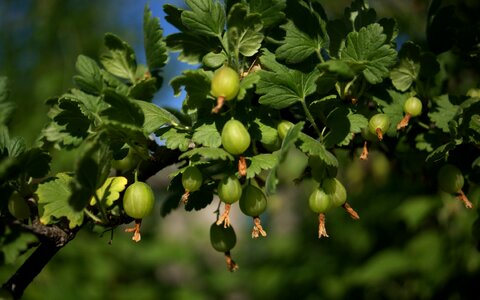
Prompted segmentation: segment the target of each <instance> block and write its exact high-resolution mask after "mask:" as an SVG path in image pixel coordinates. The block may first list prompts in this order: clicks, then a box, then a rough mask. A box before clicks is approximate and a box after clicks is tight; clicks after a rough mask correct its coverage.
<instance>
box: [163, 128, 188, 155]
mask: <svg viewBox="0 0 480 300" xmlns="http://www.w3.org/2000/svg"><path fill="white" fill-rule="evenodd" d="M160 137H161V138H162V139H163V140H165V146H166V147H167V148H168V149H180V151H182V152H183V151H187V149H188V147H189V146H190V143H191V138H190V134H189V133H188V132H186V131H182V130H180V129H177V128H170V129H168V130H167V131H166V132H164V133H163V134H161V135H160Z"/></svg>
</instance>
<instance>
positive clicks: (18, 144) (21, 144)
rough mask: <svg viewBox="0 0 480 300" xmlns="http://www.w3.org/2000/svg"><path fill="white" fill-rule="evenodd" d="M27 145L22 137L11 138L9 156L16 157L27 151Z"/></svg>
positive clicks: (8, 148) (8, 146)
mask: <svg viewBox="0 0 480 300" xmlns="http://www.w3.org/2000/svg"><path fill="white" fill-rule="evenodd" d="M26 149H27V145H26V144H25V141H24V140H23V138H22V137H19V136H18V137H14V138H10V141H9V143H8V145H7V151H8V156H10V157H13V158H16V157H19V156H20V155H22V154H23V153H25V150H26Z"/></svg>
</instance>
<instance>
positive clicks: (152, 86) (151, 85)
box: [128, 77, 161, 102]
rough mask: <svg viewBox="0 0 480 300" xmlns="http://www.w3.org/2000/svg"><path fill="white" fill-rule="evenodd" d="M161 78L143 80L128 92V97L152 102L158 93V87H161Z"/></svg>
mask: <svg viewBox="0 0 480 300" xmlns="http://www.w3.org/2000/svg"><path fill="white" fill-rule="evenodd" d="M158 80H160V78H158V77H157V78H155V77H151V78H143V79H141V80H139V81H137V82H136V83H135V84H134V85H132V86H131V87H130V89H129V92H128V97H129V98H133V99H138V100H144V101H148V102H150V101H152V100H153V97H154V96H155V93H156V92H157V85H161V82H160V83H159V82H158Z"/></svg>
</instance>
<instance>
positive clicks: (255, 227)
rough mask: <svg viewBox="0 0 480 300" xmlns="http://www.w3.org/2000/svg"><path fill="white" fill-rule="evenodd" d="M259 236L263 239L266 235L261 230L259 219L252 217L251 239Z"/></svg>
mask: <svg viewBox="0 0 480 300" xmlns="http://www.w3.org/2000/svg"><path fill="white" fill-rule="evenodd" d="M260 235H261V236H263V237H266V236H267V233H266V232H265V230H263V227H262V224H261V221H260V218H259V217H253V230H252V238H253V239H256V238H258V237H259V236H260Z"/></svg>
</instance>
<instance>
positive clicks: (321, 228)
mask: <svg viewBox="0 0 480 300" xmlns="http://www.w3.org/2000/svg"><path fill="white" fill-rule="evenodd" d="M322 236H324V237H328V234H327V228H326V227H325V214H324V213H320V214H318V238H321V237H322Z"/></svg>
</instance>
